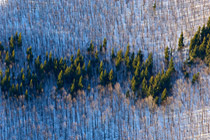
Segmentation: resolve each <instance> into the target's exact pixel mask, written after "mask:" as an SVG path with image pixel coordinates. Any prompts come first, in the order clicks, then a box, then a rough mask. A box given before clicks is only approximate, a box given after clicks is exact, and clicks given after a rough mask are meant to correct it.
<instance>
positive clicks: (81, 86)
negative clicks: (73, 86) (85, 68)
mask: <svg viewBox="0 0 210 140" xmlns="http://www.w3.org/2000/svg"><path fill="white" fill-rule="evenodd" d="M78 87H79V89H82V88H83V84H82V76H80V78H79V82H78Z"/></svg>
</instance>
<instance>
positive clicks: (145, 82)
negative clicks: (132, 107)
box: [141, 78, 148, 98]
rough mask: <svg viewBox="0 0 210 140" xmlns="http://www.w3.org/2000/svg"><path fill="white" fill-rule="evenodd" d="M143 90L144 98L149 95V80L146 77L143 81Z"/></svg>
mask: <svg viewBox="0 0 210 140" xmlns="http://www.w3.org/2000/svg"><path fill="white" fill-rule="evenodd" d="M141 90H142V97H143V98H145V97H147V91H148V87H147V80H146V79H145V78H144V79H143V81H142V85H141Z"/></svg>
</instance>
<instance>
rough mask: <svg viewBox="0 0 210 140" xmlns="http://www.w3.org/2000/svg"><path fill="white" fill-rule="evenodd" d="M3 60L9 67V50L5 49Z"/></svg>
mask: <svg viewBox="0 0 210 140" xmlns="http://www.w3.org/2000/svg"><path fill="white" fill-rule="evenodd" d="M5 62H6V65H7V67H9V64H10V58H9V52H8V51H7V53H6V57H5Z"/></svg>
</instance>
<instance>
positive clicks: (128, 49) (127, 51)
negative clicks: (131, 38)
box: [125, 44, 130, 58]
mask: <svg viewBox="0 0 210 140" xmlns="http://www.w3.org/2000/svg"><path fill="white" fill-rule="evenodd" d="M127 57H130V45H129V44H128V45H127V50H126V52H125V58H127Z"/></svg>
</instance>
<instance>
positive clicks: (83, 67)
mask: <svg viewBox="0 0 210 140" xmlns="http://www.w3.org/2000/svg"><path fill="white" fill-rule="evenodd" d="M85 73H86V70H85V63H84V64H83V66H82V75H85Z"/></svg>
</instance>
